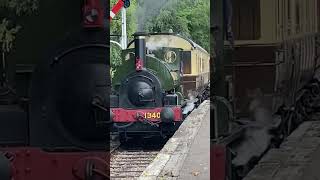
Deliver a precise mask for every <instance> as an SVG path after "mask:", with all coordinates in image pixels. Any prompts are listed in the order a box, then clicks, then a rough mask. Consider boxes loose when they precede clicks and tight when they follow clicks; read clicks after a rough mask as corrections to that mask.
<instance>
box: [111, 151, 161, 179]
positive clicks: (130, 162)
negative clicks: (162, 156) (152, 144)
mask: <svg viewBox="0 0 320 180" xmlns="http://www.w3.org/2000/svg"><path fill="white" fill-rule="evenodd" d="M158 153H159V150H147V151H145V150H135V151H126V150H120V151H114V153H113V154H112V155H111V166H110V177H111V179H112V180H122V179H123V180H129V179H137V178H138V177H139V176H140V175H141V173H142V172H143V171H144V170H145V169H146V168H147V166H148V165H149V164H150V163H151V162H152V161H153V160H154V158H155V157H156V156H157V154H158Z"/></svg>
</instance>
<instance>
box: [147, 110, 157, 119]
mask: <svg viewBox="0 0 320 180" xmlns="http://www.w3.org/2000/svg"><path fill="white" fill-rule="evenodd" d="M144 118H146V119H160V112H147V113H144Z"/></svg>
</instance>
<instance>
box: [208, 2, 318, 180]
mask: <svg viewBox="0 0 320 180" xmlns="http://www.w3.org/2000/svg"><path fill="white" fill-rule="evenodd" d="M213 2H214V3H213V4H214V5H216V6H215V7H217V8H218V7H219V8H220V11H219V9H217V10H216V14H212V15H213V16H215V17H212V19H213V20H215V21H214V22H212V23H213V24H216V26H213V27H212V32H218V33H212V37H214V38H213V40H215V43H214V44H216V46H214V48H216V49H215V52H216V60H217V61H218V62H217V63H216V65H217V67H216V68H217V71H216V73H219V74H217V77H219V79H218V81H217V83H218V84H214V85H213V86H223V87H218V88H217V91H216V94H214V95H215V97H213V99H214V100H215V102H216V104H217V105H218V109H217V111H216V112H215V115H216V116H215V119H214V122H213V125H214V130H215V131H214V133H213V135H214V136H213V138H212V139H213V155H212V157H213V164H214V165H213V167H216V168H215V169H214V173H213V174H214V178H217V179H241V178H243V177H245V175H246V174H247V173H248V172H249V171H250V169H251V168H252V167H253V166H254V165H255V164H256V163H257V161H258V160H259V159H260V158H261V157H262V156H263V154H264V153H265V152H266V151H268V150H269V148H272V147H275V148H277V147H278V145H279V144H280V142H282V141H283V140H284V139H285V138H286V137H287V136H288V135H289V134H290V133H291V132H292V131H293V130H294V129H295V128H296V127H297V126H299V124H300V123H301V122H303V121H305V120H307V119H308V114H310V112H312V111H314V108H313V105H314V103H315V101H314V100H315V99H316V98H317V97H318V96H319V92H320V91H319V67H320V60H319V33H318V32H319V27H318V26H317V25H318V24H319V22H320V21H319V18H318V14H319V11H320V8H319V1H318V0H312V1H309V2H304V1H303V2H302V1H277V3H273V2H271V1H259V0H246V1H243V2H242V1H241V2H240V1H232V4H233V13H232V14H233V17H232V30H233V32H234V33H233V34H234V35H235V41H234V44H231V45H233V47H232V48H230V44H229V43H227V42H226V41H225V42H224V46H221V44H222V41H221V38H223V39H225V36H224V33H223V32H221V30H224V29H225V28H223V26H224V25H226V23H227V22H224V23H223V22H222V19H224V18H222V17H223V15H225V13H223V11H222V10H223V9H225V8H223V7H222V5H223V1H222V0H214V1H213ZM217 5H218V6H217ZM219 5H220V6H219ZM270 7H272V8H270ZM221 59H223V62H221ZM221 76H223V77H221ZM224 88H225V89H224ZM221 90H223V91H221ZM218 102H219V103H220V104H219V103H218ZM221 104H222V105H221ZM219 105H221V106H224V107H226V109H228V111H229V112H227V113H226V112H225V111H221V109H223V108H221V106H219ZM219 107H220V109H219ZM259 133H261V134H263V135H261V134H259ZM259 136H260V137H259ZM261 136H265V137H264V138H262V137H261ZM249 141H251V142H255V143H256V144H255V145H253V144H254V143H253V144H250V142H249ZM252 149H254V150H252ZM257 149H259V150H257ZM251 151H252V152H251ZM253 151H254V152H253ZM225 165H226V168H224V167H225ZM219 168H220V169H219ZM221 172H222V173H221Z"/></svg>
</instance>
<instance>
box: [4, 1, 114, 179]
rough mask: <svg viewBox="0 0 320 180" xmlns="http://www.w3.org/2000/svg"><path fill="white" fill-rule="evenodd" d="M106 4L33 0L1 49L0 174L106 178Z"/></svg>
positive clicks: (10, 175)
mask: <svg viewBox="0 0 320 180" xmlns="http://www.w3.org/2000/svg"><path fill="white" fill-rule="evenodd" d="M106 9H108V6H107V3H106V2H104V1H100V0H87V1H62V0H59V1H56V0H53V1H40V4H39V11H38V12H37V15H35V16H32V17H23V18H22V19H19V22H20V23H21V24H22V26H23V27H24V29H23V30H22V31H21V32H20V34H19V35H18V37H17V40H16V44H15V48H14V49H13V51H12V52H11V53H10V54H8V55H5V56H3V58H4V59H2V60H3V61H2V62H5V63H3V64H2V65H3V66H2V67H6V68H5V72H6V73H5V74H6V76H5V78H3V79H2V80H1V84H0V120H1V125H0V179H1V180H10V179H17V180H19V179H20V180H37V179H46V180H57V179H59V180H76V179H86V180H89V179H94V180H102V179H109V178H108V172H107V170H108V162H109V161H108V155H107V151H106V150H107V149H108V146H107V145H109V143H108V139H109V131H108V126H107V123H108V121H109V115H108V114H109V113H108V112H107V109H108V107H109V95H108V94H109V87H110V79H109V77H110V76H109V74H110V73H109V60H108V58H109V54H108V53H109V51H108V50H109V46H108V44H107V42H108V41H107V40H106V38H107V33H108V27H107V24H106V22H107V21H106V20H105V19H106V15H105V14H106Z"/></svg>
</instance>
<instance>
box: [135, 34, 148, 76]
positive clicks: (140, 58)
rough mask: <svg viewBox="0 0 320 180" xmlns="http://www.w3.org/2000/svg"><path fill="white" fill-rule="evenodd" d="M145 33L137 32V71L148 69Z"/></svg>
mask: <svg viewBox="0 0 320 180" xmlns="http://www.w3.org/2000/svg"><path fill="white" fill-rule="evenodd" d="M147 35H148V34H147V33H144V32H136V33H135V34H133V36H134V47H135V58H136V62H135V65H136V71H141V70H142V69H144V68H145V67H146V36H147Z"/></svg>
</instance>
